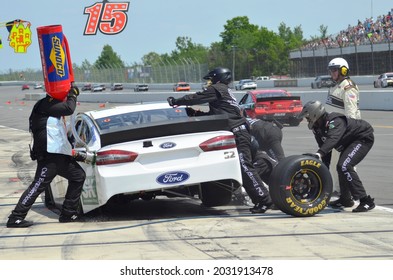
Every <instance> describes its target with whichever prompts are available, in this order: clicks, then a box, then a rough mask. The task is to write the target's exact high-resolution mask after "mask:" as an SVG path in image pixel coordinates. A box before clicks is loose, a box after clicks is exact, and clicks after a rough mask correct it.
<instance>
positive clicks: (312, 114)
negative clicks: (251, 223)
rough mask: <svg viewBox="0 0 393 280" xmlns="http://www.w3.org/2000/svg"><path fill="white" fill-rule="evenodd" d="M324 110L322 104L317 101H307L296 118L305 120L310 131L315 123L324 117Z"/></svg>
mask: <svg viewBox="0 0 393 280" xmlns="http://www.w3.org/2000/svg"><path fill="white" fill-rule="evenodd" d="M325 113H326V110H325V107H324V106H323V105H322V103H321V102H320V101H318V100H316V101H309V102H307V103H306V105H304V106H303V110H302V112H301V113H300V115H299V116H298V118H299V119H302V118H306V120H307V121H308V128H309V129H312V128H313V126H314V125H315V123H316V122H317V121H318V120H319V119H320V118H321V117H322V116H323V115H325Z"/></svg>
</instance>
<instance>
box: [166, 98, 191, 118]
mask: <svg viewBox="0 0 393 280" xmlns="http://www.w3.org/2000/svg"><path fill="white" fill-rule="evenodd" d="M168 102H169V101H168ZM186 112H187V115H188V116H189V117H193V116H195V113H196V111H195V110H194V109H193V108H191V107H186Z"/></svg>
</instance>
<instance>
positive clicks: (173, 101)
mask: <svg viewBox="0 0 393 280" xmlns="http://www.w3.org/2000/svg"><path fill="white" fill-rule="evenodd" d="M166 101H168V104H169V106H172V107H173V106H176V98H174V97H173V96H170V97H168V98H167V99H166Z"/></svg>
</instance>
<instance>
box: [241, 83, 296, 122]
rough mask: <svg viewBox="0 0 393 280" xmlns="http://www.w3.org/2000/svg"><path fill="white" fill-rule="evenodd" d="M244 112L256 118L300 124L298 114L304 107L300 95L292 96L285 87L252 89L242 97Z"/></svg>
mask: <svg viewBox="0 0 393 280" xmlns="http://www.w3.org/2000/svg"><path fill="white" fill-rule="evenodd" d="M239 105H240V108H241V109H243V113H244V114H245V115H246V116H248V117H250V118H255V119H262V120H267V121H273V120H275V121H279V122H280V123H281V124H288V125H290V126H298V125H299V123H300V122H301V121H302V119H298V115H299V114H300V112H301V111H302V109H303V104H302V101H301V100H300V96H292V95H291V93H289V92H288V91H286V90H284V89H266V90H251V91H247V93H246V94H245V95H244V96H243V97H242V98H241V99H240V102H239Z"/></svg>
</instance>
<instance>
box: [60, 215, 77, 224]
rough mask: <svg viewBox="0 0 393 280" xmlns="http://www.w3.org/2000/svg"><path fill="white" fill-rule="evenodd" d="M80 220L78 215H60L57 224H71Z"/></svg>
mask: <svg viewBox="0 0 393 280" xmlns="http://www.w3.org/2000/svg"><path fill="white" fill-rule="evenodd" d="M81 221H82V219H81V217H80V216H78V215H75V214H74V215H65V214H60V216H59V222H60V223H73V222H81Z"/></svg>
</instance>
